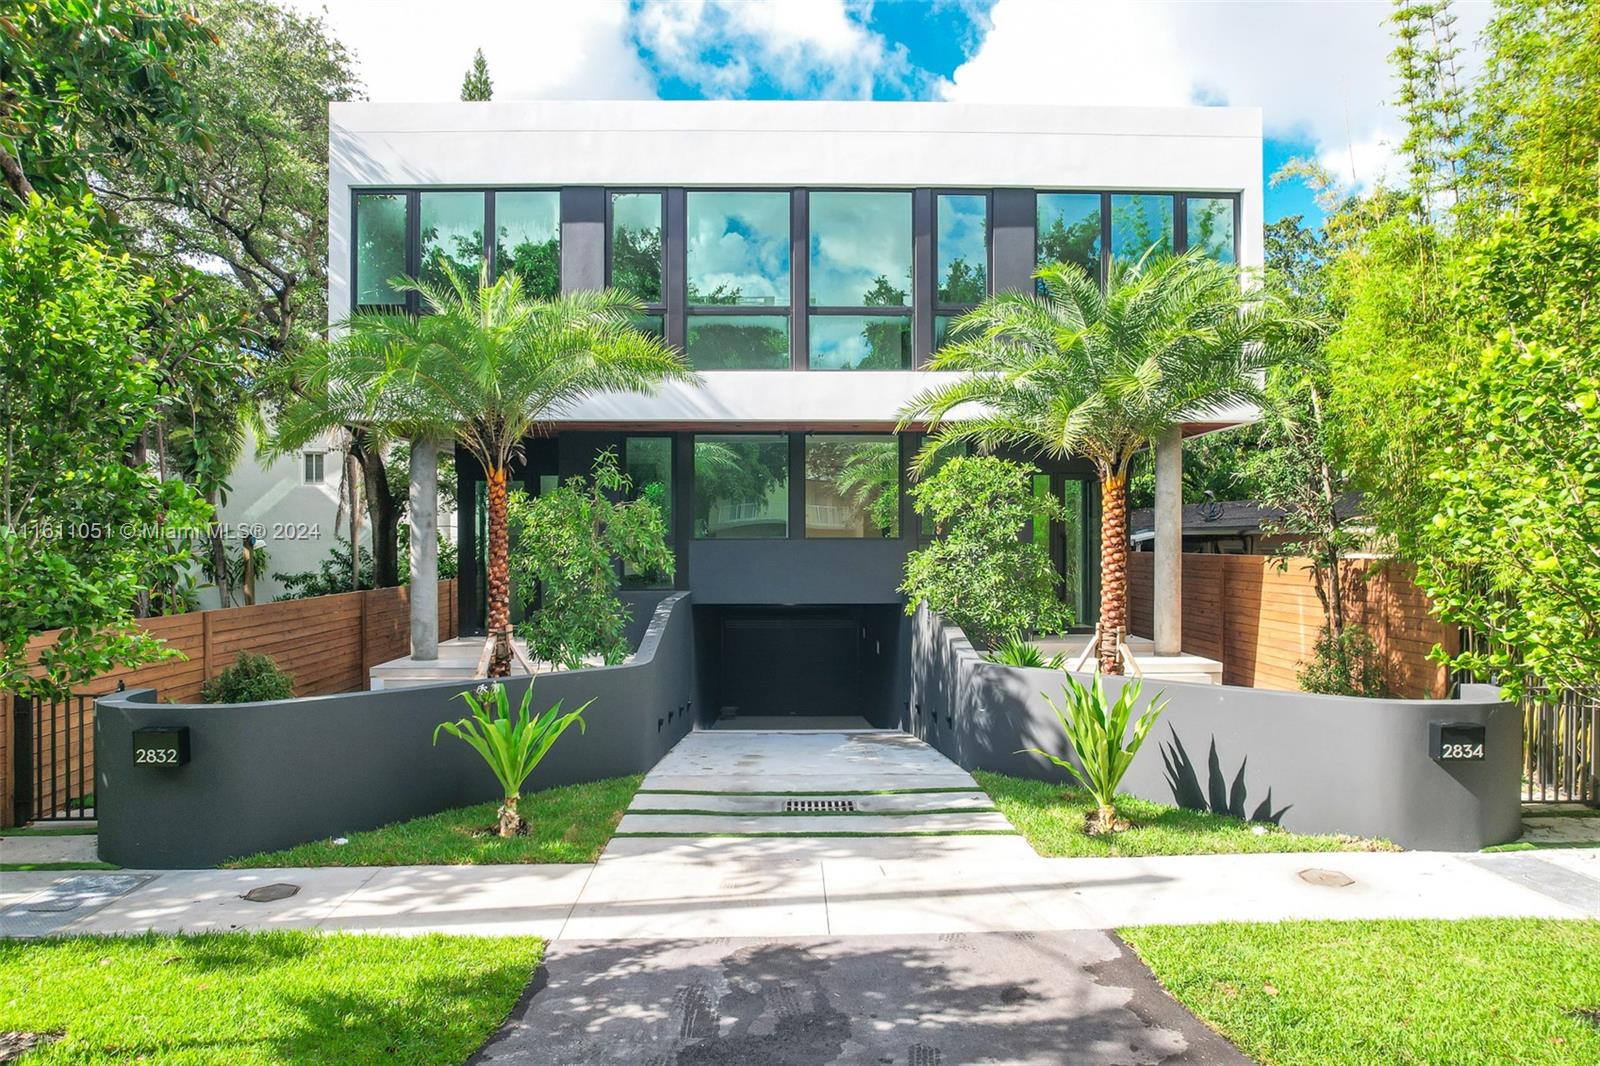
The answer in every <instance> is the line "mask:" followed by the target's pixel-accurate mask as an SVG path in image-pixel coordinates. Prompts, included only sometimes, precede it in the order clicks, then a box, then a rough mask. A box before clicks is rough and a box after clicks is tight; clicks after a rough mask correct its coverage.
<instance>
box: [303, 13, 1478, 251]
mask: <svg viewBox="0 0 1600 1066" xmlns="http://www.w3.org/2000/svg"><path fill="white" fill-rule="evenodd" d="M285 2H288V3H291V4H294V5H295V6H298V7H302V8H304V9H307V10H311V11H323V12H325V15H326V17H327V19H328V21H329V23H330V25H331V27H332V29H333V30H334V32H335V33H336V34H337V35H338V36H339V37H340V38H341V39H342V40H343V41H344V42H345V43H346V44H347V45H349V46H350V47H351V48H352V49H353V50H354V51H355V53H356V55H357V58H358V62H359V65H360V68H361V71H362V74H363V76H364V78H365V80H366V82H367V86H368V94H369V96H370V97H371V98H372V99H375V100H394V101H412V100H440V99H454V98H455V96H456V93H457V91H458V89H459V86H460V82H461V75H462V72H463V71H464V70H465V69H466V66H467V64H468V62H469V61H470V59H471V56H472V52H473V50H474V49H475V48H480V47H481V48H482V49H483V50H484V53H485V55H486V57H487V58H488V61H489V69H490V73H491V75H492V76H493V78H494V82H495V98H496V99H534V98H569V99H570V98H585V97H590V98H651V97H661V98H667V99H708V98H732V99H816V98H845V99H882V100H904V99H911V100H957V101H971V102H985V103H1008V102H1011V103H1059V104H1085V105H1106V104H1132V105H1146V106H1170V105H1183V104H1199V103H1213V104H1235V105H1240V106H1254V107H1260V108H1262V112H1263V123H1264V128H1265V131H1266V138H1267V141H1266V146H1265V161H1264V162H1265V168H1264V169H1265V172H1266V175H1267V176H1270V175H1271V174H1272V173H1273V172H1275V171H1276V170H1277V169H1278V168H1279V167H1280V166H1282V165H1283V163H1285V162H1287V161H1288V160H1289V159H1291V158H1294V157H1296V156H1302V157H1307V158H1311V159H1315V160H1317V161H1319V162H1321V163H1322V164H1323V165H1324V166H1326V167H1328V168H1329V170H1330V171H1331V172H1332V173H1333V174H1334V176H1335V177H1336V178H1337V179H1338V180H1339V181H1341V182H1342V183H1344V184H1345V185H1347V186H1349V187H1353V188H1367V187H1370V186H1371V185H1372V184H1373V183H1374V182H1375V181H1377V180H1381V179H1382V178H1383V177H1384V176H1386V175H1394V174H1395V172H1396V170H1397V168H1396V167H1395V166H1394V163H1393V145H1394V144H1396V143H1397V142H1398V140H1399V136H1400V130H1399V127H1398V123H1397V120H1396V117H1395V114H1394V112H1393V109H1392V107H1391V106H1390V105H1389V103H1388V101H1389V100H1390V99H1392V97H1393V95H1394V90H1393V86H1392V83H1391V81H1390V75H1389V70H1388V63H1387V55H1388V52H1389V51H1390V49H1391V48H1392V47H1393V42H1392V41H1391V39H1390V37H1389V32H1388V28H1387V26H1386V25H1385V22H1386V19H1387V16H1388V13H1389V11H1390V5H1389V3H1388V0H453V2H452V3H451V6H450V17H449V18H448V19H441V18H438V17H437V15H438V11H437V7H435V6H434V4H435V2H436V0H285ZM1455 12H1456V15H1457V17H1458V20H1459V22H1458V31H1459V35H1460V43H1461V44H1462V46H1463V48H1464V49H1465V55H1464V57H1463V66H1464V67H1465V69H1466V71H1467V72H1468V73H1469V74H1470V72H1471V71H1472V70H1473V69H1474V68H1475V67H1476V65H1477V60H1476V52H1475V49H1474V48H1473V41H1474V39H1475V37H1476V35H1477V33H1478V32H1479V30H1481V28H1482V26H1483V24H1484V22H1485V21H1486V19H1487V16H1488V3H1487V0H1456V2H1455ZM419 26H427V27H428V29H427V32H426V33H421V32H418V27H419ZM1286 214H1287V215H1292V214H1301V215H1305V216H1306V217H1307V218H1308V220H1317V219H1319V218H1320V217H1321V216H1320V212H1319V211H1318V210H1317V208H1316V205H1315V204H1314V203H1313V201H1312V197H1311V195H1310V193H1309V192H1308V191H1307V190H1306V189H1305V188H1304V186H1302V185H1301V184H1300V183H1299V182H1290V183H1286V184H1285V185H1282V186H1280V187H1279V188H1276V189H1272V188H1269V189H1268V190H1267V193H1266V215H1267V219H1268V221H1271V220H1274V219H1276V218H1279V217H1282V216H1283V215H1286Z"/></svg>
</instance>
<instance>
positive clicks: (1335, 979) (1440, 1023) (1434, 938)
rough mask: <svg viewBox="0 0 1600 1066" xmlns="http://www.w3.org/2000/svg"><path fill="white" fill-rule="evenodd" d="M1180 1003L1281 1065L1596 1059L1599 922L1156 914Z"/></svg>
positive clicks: (1151, 946) (1158, 966) (1168, 975)
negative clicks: (1257, 921)
mask: <svg viewBox="0 0 1600 1066" xmlns="http://www.w3.org/2000/svg"><path fill="white" fill-rule="evenodd" d="M1122 935H1123V937H1124V939H1126V940H1127V941H1128V942H1129V943H1130V944H1132V945H1133V947H1134V948H1135V949H1136V950H1137V951H1138V952H1139V954H1140V955H1141V956H1142V957H1143V958H1144V960H1145V962H1146V963H1148V964H1149V965H1150V967H1151V969H1153V970H1154V971H1155V974H1156V976H1157V977H1158V978H1159V979H1160V980H1161V983H1162V984H1163V985H1165V986H1166V988H1167V990H1168V991H1169V992H1171V993H1172V994H1173V995H1174V996H1175V997H1176V998H1177V999H1178V1000H1179V1001H1181V1002H1182V1003H1183V1004H1184V1006H1186V1007H1188V1008H1189V1009H1190V1010H1191V1011H1193V1012H1194V1013H1195V1014H1197V1015H1199V1017H1200V1018H1201V1019H1202V1020H1204V1021H1205V1022H1206V1023H1207V1024H1208V1025H1210V1026H1211V1027H1212V1028H1213V1029H1216V1030H1217V1031H1218V1032H1220V1033H1222V1034H1223V1035H1224V1036H1226V1037H1227V1038H1228V1039H1229V1040H1232V1041H1233V1042H1234V1043H1235V1044H1237V1045H1238V1046H1239V1048H1240V1050H1242V1051H1243V1052H1244V1053H1245V1054H1247V1055H1250V1056H1251V1057H1252V1058H1255V1059H1257V1060H1258V1061H1261V1062H1264V1063H1273V1064H1276V1066H1346V1064H1348V1066H1367V1064H1369V1063H1419V1064H1420V1063H1428V1064H1439V1066H1476V1064H1482V1066H1490V1064H1499V1063H1508V1062H1515V1063H1519V1064H1523V1066H1529V1064H1542V1063H1548V1064H1556V1063H1580V1062H1582V1063H1593V1062H1600V967H1597V966H1595V964H1594V960H1595V959H1596V958H1600V922H1592V921H1550V920H1538V919H1517V920H1511V919H1475V920H1471V921H1454V922H1446V921H1386V922H1377V921H1373V922H1284V923H1278V924H1271V925H1265V924H1263V925H1254V924H1241V923H1225V924H1219V925H1204V926H1181V927H1180V926H1151V927H1147V928H1138V929H1129V930H1125V931H1123V933H1122Z"/></svg>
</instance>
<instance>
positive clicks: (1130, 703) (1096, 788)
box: [1027, 673, 1167, 833]
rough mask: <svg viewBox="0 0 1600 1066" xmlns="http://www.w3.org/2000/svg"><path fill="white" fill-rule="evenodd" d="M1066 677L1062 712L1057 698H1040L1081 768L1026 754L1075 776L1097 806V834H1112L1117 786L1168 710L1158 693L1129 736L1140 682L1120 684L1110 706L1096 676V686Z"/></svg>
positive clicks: (1046, 754) (1052, 757)
mask: <svg viewBox="0 0 1600 1066" xmlns="http://www.w3.org/2000/svg"><path fill="white" fill-rule="evenodd" d="M1065 677H1066V682H1067V683H1066V684H1065V685H1064V686H1063V687H1062V690H1061V693H1062V696H1063V701H1062V702H1063V703H1064V704H1065V705H1066V707H1065V709H1064V710H1063V709H1062V708H1061V707H1057V706H1056V702H1055V700H1053V699H1051V698H1050V697H1049V696H1045V698H1044V699H1045V702H1046V703H1048V704H1049V705H1050V709H1051V710H1052V711H1055V712H1056V717H1057V718H1059V719H1060V720H1061V728H1062V729H1064V730H1066V733H1067V739H1068V740H1069V741H1071V743H1072V750H1073V751H1075V752H1077V754H1078V762H1079V763H1081V764H1082V769H1079V767H1078V766H1075V765H1074V764H1073V763H1072V762H1071V761H1070V760H1067V759H1062V758H1058V757H1057V756H1055V755H1051V754H1050V753H1049V752H1047V751H1041V750H1040V749H1038V748H1029V749H1027V750H1028V751H1029V752H1031V753H1032V754H1034V755H1042V756H1044V757H1045V758H1046V759H1049V760H1050V761H1051V762H1053V763H1055V764H1056V765H1057V766H1059V767H1061V768H1062V769H1063V770H1066V771H1067V772H1068V773H1070V774H1071V775H1072V776H1073V777H1075V778H1077V779H1078V781H1079V783H1080V784H1082V785H1083V787H1084V788H1086V789H1088V791H1089V795H1091V796H1093V797H1094V801H1095V804H1096V805H1097V808H1098V809H1097V811H1096V814H1095V817H1096V819H1097V821H1098V826H1097V831H1099V832H1102V833H1109V832H1113V831H1115V830H1116V828H1117V808H1116V796H1117V786H1118V785H1119V784H1121V783H1122V776H1123V775H1124V774H1126V773H1127V772H1128V767H1129V766H1132V765H1133V757H1134V756H1135V755H1137V754H1138V753H1139V748H1140V746H1141V745H1143V744H1144V738H1145V737H1147V736H1148V735H1149V734H1150V730H1151V728H1153V727H1154V726H1155V724H1156V719H1157V718H1159V717H1161V712H1162V711H1163V710H1165V709H1166V706H1167V700H1166V698H1165V697H1164V696H1163V695H1161V694H1159V693H1158V694H1157V695H1155V696H1153V697H1152V698H1151V700H1150V705H1149V706H1148V707H1146V708H1145V711H1144V713H1143V714H1141V715H1140V716H1139V720H1138V721H1137V722H1135V723H1134V725H1133V734H1132V736H1128V722H1129V720H1130V719H1132V717H1133V709H1134V707H1135V706H1136V705H1137V704H1138V702H1139V694H1140V689H1141V688H1142V687H1143V683H1142V682H1140V681H1137V680H1134V681H1129V682H1128V683H1127V684H1125V685H1123V686H1122V691H1121V692H1119V693H1118V694H1117V699H1116V702H1115V703H1113V704H1111V705H1110V706H1109V707H1108V706H1107V705H1106V690H1105V683H1104V681H1103V680H1102V678H1101V675H1100V674H1099V673H1096V674H1095V675H1094V683H1093V684H1092V685H1089V686H1085V685H1082V684H1080V683H1079V682H1078V679H1077V678H1075V677H1073V676H1072V675H1071V674H1066V675H1065ZM1124 738H1126V742H1124Z"/></svg>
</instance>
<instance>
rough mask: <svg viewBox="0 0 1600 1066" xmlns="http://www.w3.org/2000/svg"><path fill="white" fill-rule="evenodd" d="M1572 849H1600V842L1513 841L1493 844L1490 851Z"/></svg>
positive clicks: (1486, 849)
mask: <svg viewBox="0 0 1600 1066" xmlns="http://www.w3.org/2000/svg"><path fill="white" fill-rule="evenodd" d="M1570 848H1600V840H1513V841H1512V842H1511V843H1509V844H1492V845H1490V846H1489V847H1487V848H1484V849H1483V850H1484V851H1486V852H1489V851H1560V850H1562V849H1570Z"/></svg>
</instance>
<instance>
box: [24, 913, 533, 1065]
mask: <svg viewBox="0 0 1600 1066" xmlns="http://www.w3.org/2000/svg"><path fill="white" fill-rule="evenodd" d="M543 947H544V946H543V944H542V943H540V941H538V940H535V939H533V938H529V937H455V936H420V937H381V936H356V935H343V936H340V935H320V934H316V933H304V932H273V933H256V934H249V933H211V934H205V935H201V936H153V935H147V936H142V937H128V938H125V937H74V938H67V939H60V940H41V941H32V942H17V941H0V1032H6V1031H21V1032H30V1033H59V1034H62V1036H61V1039H60V1040H59V1041H58V1042H56V1043H52V1044H48V1045H46V1046H44V1047H42V1048H40V1049H39V1050H37V1051H35V1052H34V1053H33V1054H31V1055H28V1056H26V1057H25V1058H24V1059H23V1061H25V1062H27V1063H28V1064H29V1066H48V1064H50V1063H67V1062H71V1063H75V1064H87V1063H113V1062H115V1063H123V1062H134V1061H143V1062H152V1063H154V1062H160V1063H173V1064H202V1063H216V1064H219V1066H224V1064H225V1066H245V1064H258V1063H260V1064H265V1063H273V1064H278V1063H284V1064H300V1063H303V1064H306V1066H322V1064H325V1063H335V1062H336V1063H378V1062H382V1063H417V1064H420V1063H438V1064H440V1066H459V1063H461V1062H463V1061H464V1060H465V1059H466V1058H467V1056H468V1055H470V1054H471V1053H472V1052H473V1051H474V1050H475V1049H476V1048H477V1047H478V1046H479V1045H481V1044H482V1043H483V1041H484V1040H486V1039H487V1038H488V1037H489V1035H490V1034H491V1033H493V1032H494V1030H495V1029H496V1028H497V1027H498V1026H499V1024H500V1023H501V1021H503V1020H504V1019H505V1017H506V1015H507V1014H509V1013H510V1011H511V1008H512V1006H513V1005H514V1004H515V1003H516V1001H517V997H518V995H519V994H520V993H521V991H522V988H523V986H524V985H525V984H527V982H528V980H529V978H530V977H531V976H532V974H533V969H534V966H535V965H536V964H537V963H538V961H539V957H540V954H541V953H542V951H543Z"/></svg>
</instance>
